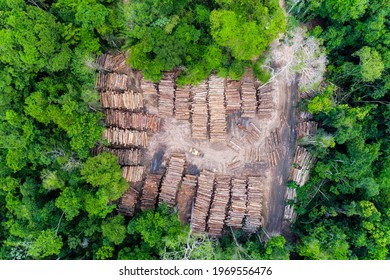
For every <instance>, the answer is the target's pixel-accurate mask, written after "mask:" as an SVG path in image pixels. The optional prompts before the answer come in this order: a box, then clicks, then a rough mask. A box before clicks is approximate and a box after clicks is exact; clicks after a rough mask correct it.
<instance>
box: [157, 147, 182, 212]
mask: <svg viewBox="0 0 390 280" xmlns="http://www.w3.org/2000/svg"><path fill="white" fill-rule="evenodd" d="M184 165H185V156H184V155H183V154H173V155H172V156H171V158H170V160H169V164H168V167H167V171H166V173H165V176H164V178H163V180H162V184H161V191H160V196H159V203H163V202H164V203H166V204H167V205H168V206H171V207H174V206H175V205H176V194H177V190H178V188H179V186H180V183H181V179H182V176H183V171H184Z"/></svg>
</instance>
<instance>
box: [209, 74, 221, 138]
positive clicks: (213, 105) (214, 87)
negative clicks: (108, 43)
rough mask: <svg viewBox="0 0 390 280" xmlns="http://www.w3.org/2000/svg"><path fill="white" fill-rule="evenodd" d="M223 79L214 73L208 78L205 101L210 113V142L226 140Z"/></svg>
mask: <svg viewBox="0 0 390 280" xmlns="http://www.w3.org/2000/svg"><path fill="white" fill-rule="evenodd" d="M224 84H225V80H224V79H223V78H219V77H217V76H216V75H211V76H210V78H209V90H208V94H207V102H208V108H209V113H210V142H212V143H215V142H219V143H224V142H226V109H225V97H224Z"/></svg>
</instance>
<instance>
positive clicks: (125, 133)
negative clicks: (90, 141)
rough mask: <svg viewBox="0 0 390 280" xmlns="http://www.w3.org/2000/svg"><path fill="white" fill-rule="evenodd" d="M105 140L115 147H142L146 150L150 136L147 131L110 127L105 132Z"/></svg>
mask: <svg viewBox="0 0 390 280" xmlns="http://www.w3.org/2000/svg"><path fill="white" fill-rule="evenodd" d="M103 139H106V140H107V141H108V143H110V144H111V145H113V146H115V147H123V148H129V147H142V148H146V146H147V144H148V135H147V134H146V132H145V131H138V130H131V129H121V128H117V127H109V128H107V129H105V130H104V132H103Z"/></svg>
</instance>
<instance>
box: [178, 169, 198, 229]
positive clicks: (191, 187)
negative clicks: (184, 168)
mask: <svg viewBox="0 0 390 280" xmlns="http://www.w3.org/2000/svg"><path fill="white" fill-rule="evenodd" d="M197 181H198V180H197V177H196V176H194V175H189V174H186V175H185V176H184V177H183V182H182V184H181V186H180V188H179V192H178V194H177V208H178V209H177V211H178V213H179V219H180V221H181V222H182V223H183V224H186V223H188V221H189V220H190V218H191V209H192V204H193V201H194V197H195V193H196V185H197Z"/></svg>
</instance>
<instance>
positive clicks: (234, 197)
mask: <svg viewBox="0 0 390 280" xmlns="http://www.w3.org/2000/svg"><path fill="white" fill-rule="evenodd" d="M230 201H231V203H230V209H229V212H228V216H227V219H226V224H227V225H228V226H230V227H232V228H234V229H240V228H242V226H243V224H242V223H243V220H244V217H245V214H246V202H247V190H246V179H243V178H233V179H232V191H231V199H230Z"/></svg>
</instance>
